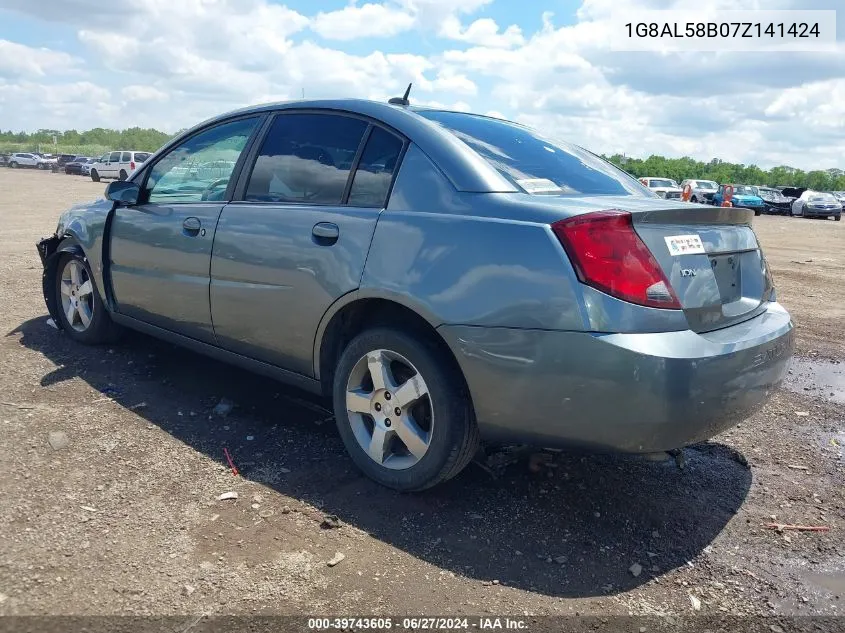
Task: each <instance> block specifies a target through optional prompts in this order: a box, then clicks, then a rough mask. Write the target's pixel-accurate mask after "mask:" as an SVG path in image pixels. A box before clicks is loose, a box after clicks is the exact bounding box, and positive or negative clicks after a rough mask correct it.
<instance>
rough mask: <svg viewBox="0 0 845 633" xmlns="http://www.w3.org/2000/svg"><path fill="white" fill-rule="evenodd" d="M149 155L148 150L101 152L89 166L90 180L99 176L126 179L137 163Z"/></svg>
mask: <svg viewBox="0 0 845 633" xmlns="http://www.w3.org/2000/svg"><path fill="white" fill-rule="evenodd" d="M149 157H150V152H136V151H132V150H129V151H127V150H120V151H117V152H109V153H108V154H103V156H102V157H101V158H100V160H99V161H97V163H96V164H95V165H93V166H92V167H91V180H93V181H95V182H96V181H98V180H100V179H101V178H116V179H118V180H126V179H127V178H128V177H129V174H131V173H132V172H133V171H135V169H136V168H137V167H138V165H140V164H142V163H143V162H144V161H145V160H147V159H148V158H149Z"/></svg>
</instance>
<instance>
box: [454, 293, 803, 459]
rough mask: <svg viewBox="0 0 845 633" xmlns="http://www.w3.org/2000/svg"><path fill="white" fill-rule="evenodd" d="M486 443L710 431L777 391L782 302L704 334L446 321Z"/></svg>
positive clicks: (665, 444) (561, 442) (587, 441)
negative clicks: (602, 331)
mask: <svg viewBox="0 0 845 633" xmlns="http://www.w3.org/2000/svg"><path fill="white" fill-rule="evenodd" d="M438 331H440V332H441V333H442V334H443V336H444V338H445V339H446V341H447V343H448V344H449V345H450V347H451V348H452V350H453V352H454V353H455V356H456V358H457V360H458V363H459V365H460V366H461V368H462V370H463V373H464V375H465V377H466V380H467V384H468V386H469V390H470V394H471V397H472V400H473V405H474V407H475V411H476V416H477V418H478V422H479V427H480V429H481V432H482V436H483V437H484V438H485V439H486V440H488V441H494V442H505V443H519V444H533V445H537V446H546V447H564V446H581V447H586V448H591V449H599V450H614V451H624V452H634V453H645V452H656V451H664V450H670V449H673V448H679V447H681V446H685V445H688V444H692V443H695V442H699V441H702V440H705V439H707V438H710V437H712V436H714V435H716V434H717V433H719V432H721V431H723V430H725V429H727V428H730V427H731V426H733V425H735V424H737V423H739V422H741V421H742V420H744V419H745V418H747V417H748V416H750V415H751V414H752V413H754V412H755V411H756V410H757V409H758V408H759V407H760V406H761V405H762V404H763V403H764V402H765V401H766V400H767V398H768V397H769V395H770V394H771V393H772V392H773V391H774V390H775V389H776V388H777V387H778V385H779V384H780V382H781V381H782V380H783V377H784V375H785V373H786V371H787V366H788V363H789V358H790V357H791V355H792V350H793V346H794V336H793V326H792V322H791V320H790V317H789V314H788V313H787V312H786V310H784V309H783V307H781V306H780V305H779V304H777V303H771V304H770V305H769V306H768V308H767V310H766V311H765V312H764V313H763V314H761V315H759V316H757V317H755V318H753V319H750V320H748V321H745V322H744V323H740V324H738V325H734V326H732V327H729V328H725V329H722V330H717V331H715V332H709V333H705V334H697V333H695V332H692V331H690V330H686V331H680V332H663V333H653V334H599V333H587V332H557V331H548V330H521V329H513V328H480V327H470V326H441V327H440V328H439V329H438Z"/></svg>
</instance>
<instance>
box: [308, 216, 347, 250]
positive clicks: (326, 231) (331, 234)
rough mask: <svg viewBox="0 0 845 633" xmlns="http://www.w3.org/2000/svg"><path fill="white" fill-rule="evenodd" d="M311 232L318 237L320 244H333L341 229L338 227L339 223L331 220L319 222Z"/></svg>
mask: <svg viewBox="0 0 845 633" xmlns="http://www.w3.org/2000/svg"><path fill="white" fill-rule="evenodd" d="M311 234H312V235H313V236H314V237H315V238H316V239H317V243H318V244H324V245H331V244H334V243H335V242H337V238H338V237H340V229H339V228H337V224H332V223H331V222H318V223H317V224H315V225H314V228H313V229H311Z"/></svg>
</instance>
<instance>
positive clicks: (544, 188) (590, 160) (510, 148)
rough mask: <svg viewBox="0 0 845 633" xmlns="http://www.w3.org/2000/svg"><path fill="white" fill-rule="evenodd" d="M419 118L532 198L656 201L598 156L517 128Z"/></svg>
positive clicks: (453, 116)
mask: <svg viewBox="0 0 845 633" xmlns="http://www.w3.org/2000/svg"><path fill="white" fill-rule="evenodd" d="M417 114H419V115H420V116H422V117H425V118H426V119H429V120H431V121H435V122H437V123H439V124H440V125H442V126H443V127H445V128H446V129H447V130H449V131H450V132H452V133H453V134H454V135H455V136H457V137H458V138H459V139H461V140H462V141H463V142H464V143H466V144H467V145H469V146H470V147H471V148H472V149H473V150H475V152H476V153H478V154H479V155H481V156H482V157H483V158H484V159H485V160H487V162H489V163H490V164H491V165H492V166H493V167H495V168H496V169H497V170H498V171H499V173H500V174H502V175H503V176H504V177H505V178H507V179H508V180H509V181H510V182H512V183H513V184H514V185H516V186H517V187H519V188H520V189H522V190H523V191H525V192H527V193H531V194H538V195H576V194H594V195H635V196H641V197H649V198H650V197H653V196H654V195H655V194H653V193H652V192H650V191H649V190H648V189H647V188H645V187H643V186H642V185H641V184H640V183H639V182H637V181H636V180H635V179H634V178H632V177H631V176H629V175H628V174H626V173H625V172H623V171H622V170H620V169H617V168H616V167H614V166H613V165H611V164H610V163H608V162H607V161H605V160H602V159H601V158H599V157H598V156H596V155H595V154H593V153H591V152H588V151H586V150H584V149H582V148H580V147H577V146H575V145H570V144H569V143H565V142H562V141H557V140H552V139H550V138H546V137H544V136H542V135H540V133H539V132H537V131H535V130H531V129H529V128H526V127H523V126H521V125H517V124H516V123H510V122H508V121H502V120H499V119H491V118H487V117H482V116H477V115H472V114H466V113H462V112H443V111H439V110H417Z"/></svg>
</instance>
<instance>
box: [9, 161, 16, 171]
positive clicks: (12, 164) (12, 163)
mask: <svg viewBox="0 0 845 633" xmlns="http://www.w3.org/2000/svg"><path fill="white" fill-rule="evenodd" d="M9 167H11V168H12V169H17V168H18V164H17V163H16V162H15V161H12V162H11V163H9Z"/></svg>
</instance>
